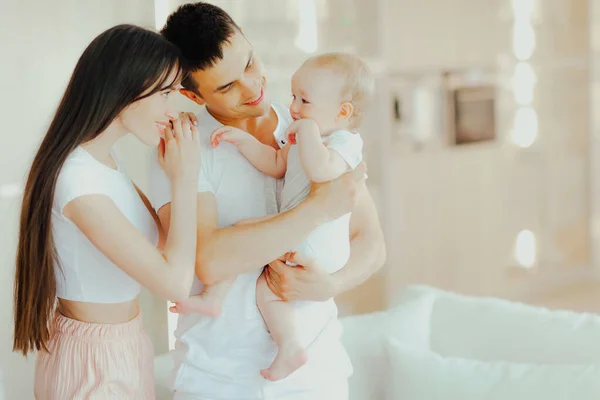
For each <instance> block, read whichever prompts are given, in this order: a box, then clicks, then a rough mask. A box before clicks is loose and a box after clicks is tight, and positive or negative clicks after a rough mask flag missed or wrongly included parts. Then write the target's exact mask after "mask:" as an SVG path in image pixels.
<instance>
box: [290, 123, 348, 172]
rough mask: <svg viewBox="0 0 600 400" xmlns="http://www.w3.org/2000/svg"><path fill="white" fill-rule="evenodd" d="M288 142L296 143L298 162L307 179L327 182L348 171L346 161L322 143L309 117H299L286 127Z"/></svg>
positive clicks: (317, 129)
mask: <svg viewBox="0 0 600 400" xmlns="http://www.w3.org/2000/svg"><path fill="white" fill-rule="evenodd" d="M290 136H291V138H290V139H291V140H290V142H294V141H295V142H296V143H297V145H298V154H299V156H300V163H301V164H302V168H303V169H304V172H305V173H306V176H307V177H308V179H310V180H311V181H313V182H327V181H330V180H333V179H335V178H337V177H339V176H340V175H342V174H343V173H344V172H346V171H348V168H349V166H348V163H347V162H346V161H345V160H344V159H343V158H342V156H340V154H339V153H338V152H336V151H334V150H331V149H328V148H327V147H326V146H324V145H323V138H322V137H321V132H320V131H319V127H318V126H317V124H316V123H315V122H314V121H313V120H311V119H300V120H298V121H295V122H294V123H292V124H291V125H290V127H289V128H288V137H290Z"/></svg>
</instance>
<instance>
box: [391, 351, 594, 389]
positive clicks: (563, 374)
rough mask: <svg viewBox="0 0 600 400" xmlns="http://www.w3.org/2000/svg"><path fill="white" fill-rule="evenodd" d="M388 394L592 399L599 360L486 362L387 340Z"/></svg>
mask: <svg viewBox="0 0 600 400" xmlns="http://www.w3.org/2000/svg"><path fill="white" fill-rule="evenodd" d="M387 349H388V361H389V370H390V374H391V376H392V377H394V379H391V380H390V381H389V387H388V389H389V394H388V398H389V399H411V400H419V399H423V400H447V399H460V400H481V399H486V400H532V399H543V400H573V399H577V400H592V399H597V398H598V396H600V365H598V364H597V365H551V364H540V365H536V364H516V363H508V362H502V361H498V362H484V361H477V360H467V359H463V358H444V357H442V356H440V355H437V354H435V353H433V352H430V351H428V350H423V349H417V348H415V347H412V348H411V347H409V346H406V345H402V344H401V343H400V342H399V341H396V340H390V341H389V342H388V346H387Z"/></svg>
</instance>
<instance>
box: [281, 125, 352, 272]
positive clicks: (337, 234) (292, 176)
mask: <svg viewBox="0 0 600 400" xmlns="http://www.w3.org/2000/svg"><path fill="white" fill-rule="evenodd" d="M323 143H324V144H325V146H327V148H329V149H332V150H334V151H336V152H337V153H339V154H340V156H341V157H342V158H343V159H344V160H345V161H346V163H347V164H348V170H350V169H354V168H356V167H357V166H358V164H360V162H361V161H362V148H363V141H362V138H361V137H360V135H359V134H358V133H352V132H349V131H345V130H338V131H335V132H333V133H331V134H330V135H328V136H325V137H323ZM310 187H311V181H310V179H308V176H306V173H305V172H304V169H303V168H302V163H301V162H300V154H299V151H298V146H292V147H291V148H290V150H289V153H288V159H287V170H286V173H285V183H284V185H283V190H282V191H281V210H282V211H287V210H289V209H291V208H294V207H296V206H297V205H298V204H300V203H301V202H302V201H304V199H306V197H307V196H308V194H309V192H310ZM350 217H351V214H350V213H348V214H345V215H342V216H341V217H339V218H337V219H335V220H333V221H330V222H328V223H326V224H323V225H321V226H319V227H318V228H317V229H315V230H314V231H312V232H311V233H310V234H309V235H308V236H307V237H306V239H304V241H303V242H302V243H301V244H300V246H298V247H297V248H295V249H294V251H297V252H299V253H303V254H306V255H307V256H309V257H310V258H312V259H314V260H315V261H316V262H317V263H318V264H319V265H321V266H323V267H324V268H325V269H326V271H327V272H329V273H334V272H337V271H339V270H340V269H341V268H342V267H343V266H344V265H346V263H347V262H348V259H349V258H350Z"/></svg>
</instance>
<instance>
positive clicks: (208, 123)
mask: <svg viewBox="0 0 600 400" xmlns="http://www.w3.org/2000/svg"><path fill="white" fill-rule="evenodd" d="M273 109H274V110H275V112H276V114H277V117H278V123H277V127H276V129H275V132H274V135H275V138H276V140H277V143H278V144H279V145H280V146H283V145H284V144H285V137H284V136H285V135H284V134H285V131H286V129H287V127H288V126H289V124H290V123H291V122H292V119H291V117H290V114H289V111H288V110H287V108H285V107H281V106H278V105H273ZM197 116H198V123H199V125H198V129H199V132H200V137H201V142H202V143H201V146H202V147H201V154H202V158H201V171H200V174H199V178H198V192H210V193H212V194H214V195H215V198H216V201H217V207H218V224H219V227H220V228H223V227H228V226H231V225H232V224H234V223H236V222H237V221H240V220H242V219H245V218H254V217H262V216H266V215H267V214H273V213H276V212H277V210H278V206H277V197H278V196H277V193H278V191H280V189H281V186H282V185H281V182H280V181H279V182H278V181H277V180H276V179H274V178H272V177H269V176H267V175H265V174H263V173H261V172H260V171H258V170H257V169H256V168H254V166H253V165H252V164H250V162H249V161H248V160H247V159H246V158H245V157H243V156H242V155H241V153H240V152H239V151H238V150H237V148H236V147H235V146H234V145H232V144H230V143H221V144H220V145H219V146H218V147H217V148H212V146H211V145H210V134H211V133H212V132H213V131H214V130H215V129H217V128H219V127H221V126H222V124H221V123H219V122H218V121H217V120H215V119H214V118H213V117H212V116H211V115H210V113H209V112H208V111H207V110H206V109H205V108H202V110H201V111H200V112H199V114H198V115H197ZM150 162H151V171H150V173H151V176H150V200H151V202H152V204H153V205H154V207H155V208H156V209H157V210H158V209H160V208H161V207H162V206H163V205H165V204H167V203H169V202H170V201H171V185H170V181H169V179H168V178H167V176H166V175H165V173H164V172H163V170H162V169H161V167H160V165H159V164H158V161H157V157H156V151H155V152H154V153H153V155H152V158H151V161H150ZM231 251H236V249H231ZM261 271H262V266H257V268H256V270H254V271H251V272H248V273H245V274H242V275H239V276H238V277H237V278H236V280H235V282H234V284H233V286H232V288H231V290H230V291H229V293H228V295H227V297H226V299H225V300H224V303H223V307H222V313H221V315H220V316H219V317H218V318H213V317H207V316H204V315H200V314H190V315H180V316H179V321H178V325H177V330H176V331H175V336H176V339H177V340H176V343H175V350H174V351H173V357H174V361H175V371H174V374H173V377H172V378H173V380H172V387H173V389H174V390H175V391H178V392H185V393H192V394H196V395H198V396H203V397H206V398H210V399H230V398H243V399H249V400H250V399H260V398H262V393H263V390H264V389H265V387H266V386H271V387H274V388H275V387H280V388H281V389H283V390H297V389H311V388H317V387H320V386H323V385H327V384H328V383H329V382H334V381H338V382H339V380H340V379H344V378H347V377H349V376H350V375H351V374H352V367H351V364H350V359H349V358H348V355H347V353H346V351H345V349H344V348H343V346H342V344H341V342H340V336H341V333H342V328H341V324H340V322H339V321H338V319H337V307H336V305H335V303H334V301H333V300H332V299H331V300H329V301H327V302H324V303H312V302H306V303H301V304H299V305H298V307H297V313H299V314H300V315H298V317H299V320H300V321H311V323H310V324H307V325H306V326H303V327H302V329H301V333H300V334H301V337H302V338H303V340H304V342H305V345H306V346H308V354H309V361H308V363H307V364H306V365H305V366H303V367H302V368H300V369H299V370H298V371H296V372H295V373H294V374H292V375H290V376H289V377H287V378H285V379H283V380H281V381H278V382H268V381H266V380H264V378H262V376H261V375H260V373H259V371H260V370H261V369H263V368H267V367H268V366H269V365H270V364H271V362H272V360H273V358H274V357H275V354H276V352H277V348H276V345H275V342H274V341H273V339H272V338H271V336H270V335H269V333H268V331H267V328H266V326H265V324H264V321H263V319H262V316H261V315H260V312H259V311H258V308H257V306H256V280H257V279H258V277H259V276H260V273H261ZM201 288H202V284H201V283H200V282H199V281H198V280H197V279H196V280H195V283H194V285H193V288H192V291H191V294H198V293H200V291H201ZM302 314H304V315H302Z"/></svg>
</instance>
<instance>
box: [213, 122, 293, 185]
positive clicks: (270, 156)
mask: <svg viewBox="0 0 600 400" xmlns="http://www.w3.org/2000/svg"><path fill="white" fill-rule="evenodd" d="M223 140H224V141H226V142H229V143H231V144H234V145H235V146H237V148H238V149H239V151H240V153H242V155H243V156H244V157H246V158H247V159H248V161H250V163H252V165H254V167H255V168H256V169H258V170H259V171H261V172H262V173H265V174H267V175H269V176H272V177H273V178H283V176H284V175H285V171H286V169H287V152H288V148H289V146H286V147H284V148H283V149H280V150H276V149H274V148H272V147H271V146H267V145H266V144H262V143H261V142H259V141H258V139H256V138H255V137H254V136H252V135H251V134H249V133H248V132H244V131H243V130H241V129H238V128H233V127H231V126H224V127H221V128H219V129H216V130H215V131H214V132H213V133H212V134H211V136H210V141H211V143H212V146H213V147H216V146H218V145H219V143H220V142H221V141H223Z"/></svg>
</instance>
